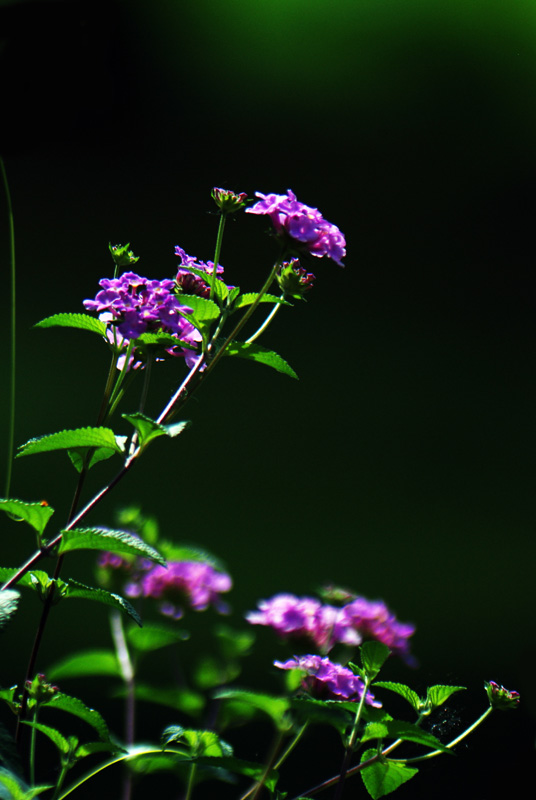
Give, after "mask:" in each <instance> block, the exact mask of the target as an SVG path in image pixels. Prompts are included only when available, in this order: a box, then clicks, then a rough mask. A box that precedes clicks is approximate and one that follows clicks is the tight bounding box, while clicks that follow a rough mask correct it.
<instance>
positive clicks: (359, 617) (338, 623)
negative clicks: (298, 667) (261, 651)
mask: <svg viewBox="0 0 536 800" xmlns="http://www.w3.org/2000/svg"><path fill="white" fill-rule="evenodd" d="M258 605H259V610H258V611H251V612H250V613H249V614H247V615H246V619H247V620H248V622H250V623H251V624H252V625H267V626H268V627H270V628H273V629H274V630H275V631H276V633H278V634H279V635H280V636H283V637H292V638H307V639H309V640H310V641H312V642H314V644H315V645H316V646H317V647H318V648H319V649H320V650H322V652H329V651H330V650H331V648H332V647H333V646H334V645H335V644H337V642H341V643H344V644H352V645H355V644H359V643H360V642H361V641H362V639H364V638H366V639H376V640H377V641H379V642H383V644H385V645H387V647H389V649H390V650H391V651H392V652H393V653H396V654H397V655H400V656H402V658H404V660H405V661H407V662H410V661H411V657H410V655H409V642H408V639H409V637H410V636H412V634H413V633H414V632H415V628H414V626H413V625H409V624H407V623H400V622H398V620H397V619H396V617H395V615H394V614H392V613H391V612H390V611H389V609H388V608H387V606H386V605H385V603H383V602H381V601H376V602H371V601H369V600H366V599H365V598H363V597H358V598H356V599H355V600H353V601H352V602H351V603H348V604H347V605H345V606H343V607H342V608H337V607H336V606H331V605H325V604H322V603H321V602H320V601H319V600H316V599H314V598H311V597H296V596H295V595H293V594H277V595H275V596H274V597H272V598H270V599H269V600H261V601H260V602H259V604H258Z"/></svg>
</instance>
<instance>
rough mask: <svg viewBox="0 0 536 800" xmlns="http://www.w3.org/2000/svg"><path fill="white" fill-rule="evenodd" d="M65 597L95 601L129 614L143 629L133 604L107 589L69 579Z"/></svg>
mask: <svg viewBox="0 0 536 800" xmlns="http://www.w3.org/2000/svg"><path fill="white" fill-rule="evenodd" d="M64 596H65V597H80V598H84V599H86V600H94V601H95V602H97V603H103V604H104V605H106V606H111V607H112V608H117V609H119V610H120V611H124V612H125V613H126V614H128V616H129V617H130V618H131V619H133V620H134V622H135V623H136V624H137V625H139V626H140V627H141V624H142V623H141V618H140V615H139V614H138V612H137V611H136V609H135V608H134V607H133V606H132V604H131V603H129V602H128V600H125V598H124V597H121V595H119V594H115V593H114V592H107V591H106V590H105V589H96V588H95V587H94V586H86V585H85V584H84V583H80V582H79V581H75V580H74V579H73V578H69V582H68V583H67V585H66V589H65V594H64Z"/></svg>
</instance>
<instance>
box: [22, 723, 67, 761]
mask: <svg viewBox="0 0 536 800" xmlns="http://www.w3.org/2000/svg"><path fill="white" fill-rule="evenodd" d="M22 723H23V725H28V726H29V727H30V728H35V729H36V730H38V731H40V733H44V734H45V736H48V738H49V739H50V740H51V741H52V742H54V744H55V745H56V747H57V748H58V750H59V751H60V753H61V754H62V755H64V756H66V755H68V753H69V752H70V750H71V745H70V743H69V742H68V741H67V739H66V738H65V736H63V734H61V733H60V732H59V731H57V730H56V729H55V728H51V727H50V726H49V725H43V724H42V723H41V722H28V720H23V721H22ZM76 744H78V742H77V743H76ZM75 746H76V745H75Z"/></svg>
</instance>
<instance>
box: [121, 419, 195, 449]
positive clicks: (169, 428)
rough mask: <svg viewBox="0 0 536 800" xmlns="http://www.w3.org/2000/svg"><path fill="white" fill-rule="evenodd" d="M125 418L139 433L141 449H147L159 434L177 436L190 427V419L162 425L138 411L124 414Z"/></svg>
mask: <svg viewBox="0 0 536 800" xmlns="http://www.w3.org/2000/svg"><path fill="white" fill-rule="evenodd" d="M121 416H122V417H123V419H126V420H127V422H130V424H131V425H133V426H134V428H135V429H136V431H137V433H138V437H139V445H140V447H141V449H142V450H143V449H145V448H146V447H147V445H148V444H149V443H150V442H152V441H153V439H156V438H157V437H158V436H169V437H171V438H175V437H176V436H178V435H179V434H181V433H182V432H183V431H184V430H186V428H188V427H189V425H190V423H189V422H188V421H183V422H175V423H173V424H172V425H160V423H158V422H155V420H153V419H151V418H150V417H147V416H146V415H145V414H141V413H140V412H136V413H134V414H122V415H121Z"/></svg>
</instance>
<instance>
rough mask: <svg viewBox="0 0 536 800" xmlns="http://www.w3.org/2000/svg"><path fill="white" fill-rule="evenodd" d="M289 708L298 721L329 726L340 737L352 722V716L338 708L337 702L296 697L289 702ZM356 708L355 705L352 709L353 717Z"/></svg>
mask: <svg viewBox="0 0 536 800" xmlns="http://www.w3.org/2000/svg"><path fill="white" fill-rule="evenodd" d="M291 706H292V709H293V711H295V712H296V716H297V717H298V719H299V720H300V721H303V722H318V723H319V724H325V725H331V726H332V727H333V728H335V729H336V730H337V731H338V732H339V733H340V734H341V735H343V734H344V733H345V731H346V730H347V728H348V726H349V725H350V724H351V722H352V716H351V715H350V714H349V713H348V711H346V710H345V709H344V708H340V706H339V705H338V703H337V702H331V701H329V700H327V701H323V700H313V699H312V698H309V697H297V698H294V699H292V700H291ZM356 708H357V704H355V707H354V709H353V712H354V717H355V710H356Z"/></svg>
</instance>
